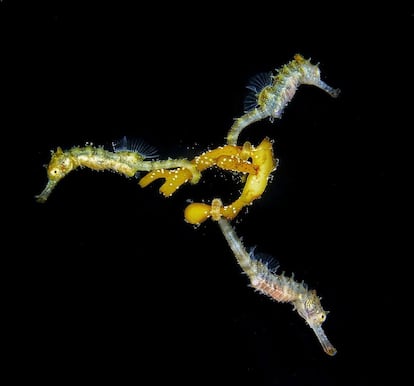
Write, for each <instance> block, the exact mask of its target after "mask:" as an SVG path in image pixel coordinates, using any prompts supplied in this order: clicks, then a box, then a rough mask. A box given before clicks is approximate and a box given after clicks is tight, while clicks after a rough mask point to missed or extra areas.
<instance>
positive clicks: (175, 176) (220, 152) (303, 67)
mask: <svg viewBox="0 0 414 386" xmlns="http://www.w3.org/2000/svg"><path fill="white" fill-rule="evenodd" d="M301 84H308V85H313V86H316V87H318V88H320V89H322V90H323V91H325V92H327V93H328V94H329V95H331V96H332V97H337V96H338V95H339V92H340V90H339V89H334V88H332V87H330V86H329V85H327V84H326V83H325V82H323V81H322V80H321V78H320V70H319V67H318V65H314V64H312V63H311V62H310V60H307V59H305V58H304V57H303V56H302V55H299V54H296V55H295V56H294V58H293V60H292V61H290V62H289V63H288V64H286V65H284V66H283V67H282V68H280V69H278V70H276V74H275V75H273V74H272V73H261V74H258V75H256V76H254V77H253V78H252V79H251V80H250V82H249V84H248V85H247V88H248V89H249V94H248V95H247V97H246V100H245V113H244V114H243V115H242V116H241V117H239V118H237V119H235V121H234V123H233V125H232V126H231V128H230V130H229V132H228V133H227V137H226V139H227V141H226V143H225V144H223V145H222V146H218V147H217V148H215V149H213V150H208V151H205V152H203V153H201V154H200V155H198V156H196V157H195V158H193V159H186V158H183V159H171V158H168V159H165V160H163V159H159V157H158V155H157V154H156V153H155V151H154V149H153V148H151V147H148V146H146V147H145V146H143V145H142V144H139V143H138V144H137V143H131V142H129V141H128V140H126V139H125V138H124V139H122V140H121V141H119V142H114V143H113V147H112V149H111V150H106V149H104V148H103V147H95V146H92V145H87V146H84V147H78V146H76V147H73V148H71V149H69V150H66V151H63V150H62V149H61V148H60V147H58V148H57V149H56V151H52V156H51V160H50V162H49V164H48V166H47V176H48V182H47V185H46V187H45V188H44V190H43V191H42V192H41V193H40V194H39V195H37V196H36V199H37V201H38V202H46V201H47V199H48V197H49V196H50V194H51V193H52V191H53V189H54V188H55V187H56V185H57V184H58V183H59V181H60V180H61V179H62V178H64V177H65V176H66V175H67V174H68V173H70V172H71V171H73V170H75V169H76V168H84V167H86V168H89V169H92V170H112V171H115V172H117V173H120V174H121V175H124V176H126V177H133V176H135V175H137V173H139V172H141V173H142V172H146V173H145V174H144V176H143V177H141V178H140V179H139V182H138V184H139V185H140V186H141V187H142V188H145V187H146V186H148V185H149V184H151V183H152V182H154V181H156V180H158V179H162V180H164V182H163V184H162V185H161V186H160V188H159V191H160V193H161V194H162V195H164V196H165V197H170V196H171V195H172V194H174V192H175V191H176V190H177V189H179V188H180V187H181V186H182V185H183V184H185V183H187V182H190V183H191V184H197V183H198V182H199V181H200V179H201V177H202V173H203V171H205V170H206V169H208V168H211V167H217V168H220V169H223V170H229V171H233V172H235V173H239V174H240V177H241V181H242V182H243V183H244V186H243V189H242V191H241V194H240V196H239V197H238V198H237V199H236V200H235V201H233V202H229V203H227V204H223V202H222V200H221V199H220V198H214V199H212V200H211V203H210V204H206V203H201V202H192V203H191V204H189V205H188V206H187V207H186V208H185V210H184V218H185V221H186V222H188V223H190V224H194V225H198V224H201V223H202V222H204V221H206V220H207V219H211V220H212V221H215V222H217V224H218V225H219V228H220V230H221V231H222V233H223V235H224V237H225V239H226V241H227V243H228V244H229V247H230V249H231V250H232V252H233V254H234V256H235V257H236V260H237V262H238V264H239V265H240V267H241V269H242V270H243V272H244V273H245V274H246V275H247V276H248V278H249V280H250V284H251V286H252V287H253V288H255V289H256V290H257V291H259V292H260V293H262V294H265V295H267V296H269V297H270V298H272V299H274V300H276V301H277V302H282V303H291V304H292V305H293V307H294V310H296V311H297V312H298V313H299V315H300V316H301V317H302V318H304V319H305V321H306V323H307V324H308V325H309V327H310V328H311V329H312V330H313V331H314V333H315V335H316V336H317V338H318V340H319V342H320V344H321V346H322V348H323V350H324V351H325V352H326V353H327V354H328V355H335V354H336V349H335V348H334V346H333V345H332V344H331V343H330V342H329V340H328V338H327V337H326V335H325V333H324V331H323V329H322V324H323V322H324V321H325V320H326V315H327V312H326V311H325V310H324V309H323V308H322V305H321V302H320V298H319V297H318V296H317V294H316V291H315V290H309V289H308V287H307V285H306V284H305V283H303V282H302V283H298V282H296V281H295V280H294V277H293V275H292V277H286V276H285V275H284V274H283V273H282V274H280V275H279V274H277V269H274V268H272V269H270V268H269V266H268V264H267V262H266V261H264V260H262V259H261V258H260V257H259V256H256V255H255V253H254V251H251V252H247V250H246V248H245V247H244V245H243V243H242V242H241V240H240V238H239V237H238V236H237V234H236V232H235V230H234V228H233V227H232V226H231V224H230V221H231V220H233V219H234V218H235V217H236V216H237V215H238V214H239V213H240V211H242V209H243V208H244V207H246V206H249V205H252V203H253V202H254V201H255V200H257V199H258V198H260V197H261V196H262V194H263V193H264V191H265V189H266V187H267V184H268V182H269V178H270V177H271V174H272V173H273V172H274V171H275V170H276V169H277V165H278V159H277V158H276V157H275V155H274V153H273V141H272V140H271V139H269V138H267V137H266V138H264V139H263V140H262V141H261V142H260V143H259V144H258V145H256V146H255V145H253V144H252V143H250V142H248V141H246V142H245V143H244V144H242V145H238V144H237V142H238V137H239V135H240V133H241V132H242V130H244V129H245V128H246V127H247V126H249V125H250V124H252V123H253V122H257V121H260V120H263V119H266V118H268V119H270V121H271V122H273V121H274V119H275V118H279V119H280V118H281V115H282V112H283V110H284V109H285V107H286V106H287V104H288V103H289V102H290V101H291V100H292V98H293V96H294V95H295V93H296V90H297V88H298V87H299V86H300V85H301Z"/></svg>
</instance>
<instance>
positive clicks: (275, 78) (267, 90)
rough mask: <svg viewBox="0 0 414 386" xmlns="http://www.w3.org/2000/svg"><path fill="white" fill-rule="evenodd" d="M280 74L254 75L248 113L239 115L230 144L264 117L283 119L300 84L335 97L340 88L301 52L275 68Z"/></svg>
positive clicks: (249, 95) (250, 89)
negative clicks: (323, 76)
mask: <svg viewBox="0 0 414 386" xmlns="http://www.w3.org/2000/svg"><path fill="white" fill-rule="evenodd" d="M276 71H277V75H272V73H271V72H269V73H260V74H257V75H256V76H254V77H252V78H251V80H250V82H249V84H248V85H247V88H248V89H249V93H248V95H247V96H246V99H245V104H244V107H245V114H244V115H242V116H241V117H239V118H237V119H236V120H235V121H234V123H233V125H232V127H231V128H230V130H229V132H228V134H227V143H228V144H229V145H236V144H237V139H238V137H239V135H240V133H241V131H242V130H243V129H244V128H245V127H247V126H248V125H250V124H252V123H253V122H257V121H260V120H262V119H265V118H270V121H271V122H273V121H274V119H275V118H280V117H281V115H282V112H283V110H284V108H285V107H286V105H287V104H288V103H289V102H290V101H291V100H292V98H293V96H294V95H295V93H296V90H297V89H298V87H299V86H300V85H301V84H308V85H312V86H316V87H318V88H320V89H322V90H323V91H325V92H327V93H328V94H329V95H331V96H332V97H334V98H336V97H337V96H338V95H339V93H340V90H339V89H334V88H332V87H331V86H328V85H327V84H326V83H325V82H323V81H322V80H321V75H320V69H319V67H318V65H317V64H316V65H314V64H312V63H311V62H310V60H307V59H305V58H304V57H303V56H302V55H300V54H296V55H295V56H294V58H293V60H292V61H290V62H289V63H288V64H286V65H284V66H283V67H282V68H281V69H279V70H276Z"/></svg>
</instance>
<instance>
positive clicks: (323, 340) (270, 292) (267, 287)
mask: <svg viewBox="0 0 414 386" xmlns="http://www.w3.org/2000/svg"><path fill="white" fill-rule="evenodd" d="M216 201H220V200H219V199H216ZM216 205H220V202H219V203H216ZM213 219H214V218H213ZM217 222H218V224H219V226H220V229H221V231H222V233H223V235H224V237H225V239H226V241H227V243H228V244H229V246H230V248H231V250H232V252H233V254H234V256H235V257H236V260H237V262H238V264H239V265H240V267H241V268H242V270H243V271H244V272H245V273H246V274H247V276H248V277H249V279H250V283H251V286H252V287H253V288H255V289H256V290H257V291H259V292H261V293H262V294H264V295H267V296H269V297H270V298H272V299H274V300H276V301H278V302H281V303H290V304H292V305H293V307H294V310H296V311H297V312H298V314H299V315H300V316H301V317H302V318H303V319H305V321H306V323H307V324H308V325H309V327H310V328H311V329H312V330H313V331H314V333H315V335H316V337H317V338H318V341H319V342H320V344H321V346H322V348H323V350H324V351H325V352H326V353H327V354H328V355H331V356H332V355H335V354H336V349H335V347H334V346H333V345H332V344H331V343H330V342H329V340H328V338H327V336H326V334H325V332H324V331H323V329H322V323H323V322H324V321H325V320H326V315H327V312H326V311H325V310H324V309H323V308H322V305H321V302H320V298H319V297H318V296H317V294H316V291H315V290H309V289H308V287H307V285H306V284H305V283H303V282H302V283H299V282H296V281H295V280H294V276H293V275H292V277H287V276H285V275H284V274H283V273H282V274H280V275H278V274H277V273H276V271H277V268H276V269H270V268H269V266H268V265H267V264H266V263H265V262H263V261H261V260H260V259H257V258H256V257H255V255H254V253H253V252H250V253H249V252H247V250H246V248H245V247H244V245H243V243H242V241H241V240H240V238H239V237H238V236H237V234H236V232H235V230H234V229H233V227H232V226H231V225H230V223H229V221H228V220H227V219H225V218H223V217H221V218H219V219H218V220H217Z"/></svg>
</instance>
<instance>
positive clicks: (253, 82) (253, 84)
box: [244, 71, 272, 112]
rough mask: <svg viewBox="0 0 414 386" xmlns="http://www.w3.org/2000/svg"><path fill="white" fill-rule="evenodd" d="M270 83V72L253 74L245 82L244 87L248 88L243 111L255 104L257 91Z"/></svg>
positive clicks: (251, 108) (250, 108)
mask: <svg viewBox="0 0 414 386" xmlns="http://www.w3.org/2000/svg"><path fill="white" fill-rule="evenodd" d="M271 84H272V73H271V72H270V71H269V72H259V73H258V74H256V75H253V76H252V77H251V78H250V79H249V81H248V82H247V85H246V88H247V89H248V90H249V91H248V92H247V95H246V97H245V99H244V111H245V112H248V111H250V110H253V109H254V108H255V107H256V106H257V97H258V95H259V93H260V92H261V91H262V90H263V89H264V88H265V87H267V86H270V85H271Z"/></svg>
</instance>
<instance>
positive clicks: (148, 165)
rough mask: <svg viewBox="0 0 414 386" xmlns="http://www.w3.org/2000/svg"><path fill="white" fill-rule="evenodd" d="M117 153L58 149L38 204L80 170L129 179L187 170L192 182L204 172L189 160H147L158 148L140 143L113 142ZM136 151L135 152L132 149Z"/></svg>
mask: <svg viewBox="0 0 414 386" xmlns="http://www.w3.org/2000/svg"><path fill="white" fill-rule="evenodd" d="M112 146H113V151H109V150H106V149H104V148H103V147H95V146H92V145H87V146H84V147H79V146H75V147H73V148H71V149H69V150H66V151H63V150H62V148H60V147H58V148H57V150H56V151H55V152H54V151H52V152H51V153H52V157H51V160H50V162H49V165H48V166H47V175H48V182H47V184H46V187H45V188H44V189H43V191H42V192H41V193H40V194H38V195H37V196H35V198H36V200H37V201H38V202H45V201H46V200H47V199H48V198H49V196H50V194H51V193H52V191H53V189H54V188H55V187H56V185H57V184H58V183H59V181H60V180H61V179H62V178H64V177H65V176H67V175H68V173H70V172H71V171H73V170H75V169H77V168H78V167H88V168H90V169H92V170H112V171H115V172H117V173H120V174H122V175H124V176H126V177H133V176H135V175H136V173H137V172H139V171H147V172H148V171H151V170H156V169H170V168H185V169H188V170H189V171H190V173H189V175H190V177H189V178H190V179H191V182H192V183H197V182H198V180H199V179H200V172H199V171H198V170H197V168H196V167H195V166H194V165H193V164H192V163H191V162H190V161H189V160H187V159H185V158H183V159H166V160H147V159H146V158H155V157H157V154H156V153H155V148H152V147H150V146H148V145H143V144H139V143H136V142H134V143H132V142H131V143H130V146H129V150H128V149H127V148H128V142H127V140H126V139H125V138H123V139H122V140H120V141H117V142H113V143H112ZM131 149H132V150H131Z"/></svg>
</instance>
